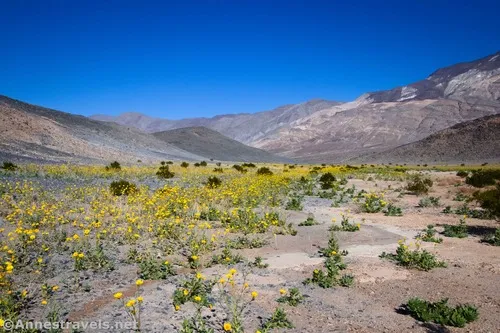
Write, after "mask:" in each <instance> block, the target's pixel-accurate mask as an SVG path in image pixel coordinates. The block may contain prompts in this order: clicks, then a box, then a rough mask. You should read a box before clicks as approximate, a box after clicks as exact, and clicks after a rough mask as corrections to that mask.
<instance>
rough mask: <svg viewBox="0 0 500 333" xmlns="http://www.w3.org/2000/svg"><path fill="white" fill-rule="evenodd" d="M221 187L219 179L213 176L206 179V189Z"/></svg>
mask: <svg viewBox="0 0 500 333" xmlns="http://www.w3.org/2000/svg"><path fill="white" fill-rule="evenodd" d="M221 185H222V180H220V178H218V177H215V176H211V177H208V180H207V186H208V187H210V188H216V187H219V186H221Z"/></svg>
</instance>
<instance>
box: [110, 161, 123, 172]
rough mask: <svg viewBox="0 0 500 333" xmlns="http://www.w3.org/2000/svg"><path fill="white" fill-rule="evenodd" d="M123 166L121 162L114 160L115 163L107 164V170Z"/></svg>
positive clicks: (114, 169) (115, 169) (116, 169)
mask: <svg viewBox="0 0 500 333" xmlns="http://www.w3.org/2000/svg"><path fill="white" fill-rule="evenodd" d="M121 168H122V166H121V165H120V163H118V162H117V161H114V162H113V163H110V164H109V165H108V166H106V170H107V171H110V170H111V171H118V170H121Z"/></svg>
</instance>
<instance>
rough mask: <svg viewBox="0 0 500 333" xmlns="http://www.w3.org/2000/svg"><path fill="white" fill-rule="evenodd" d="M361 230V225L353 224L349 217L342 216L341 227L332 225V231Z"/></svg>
mask: <svg viewBox="0 0 500 333" xmlns="http://www.w3.org/2000/svg"><path fill="white" fill-rule="evenodd" d="M360 228H361V226H360V225H359V223H351V222H350V221H349V217H348V216H347V215H342V221H340V226H338V225H332V226H331V227H330V231H349V232H354V231H358V230H359V229H360Z"/></svg>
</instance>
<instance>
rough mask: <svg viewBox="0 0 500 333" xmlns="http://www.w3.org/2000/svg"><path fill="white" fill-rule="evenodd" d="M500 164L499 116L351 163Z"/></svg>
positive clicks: (451, 129) (470, 123)
mask: <svg viewBox="0 0 500 333" xmlns="http://www.w3.org/2000/svg"><path fill="white" fill-rule="evenodd" d="M499 160H500V115H493V116H487V117H483V118H479V119H474V120H471V121H467V122H464V123H460V124H457V125H455V126H452V127H450V128H447V129H444V130H441V131H438V132H437V133H434V134H432V135H430V136H428V137H427V138H425V139H423V140H420V141H417V142H412V143H409V144H406V145H403V146H400V147H397V148H394V149H390V150H387V151H383V152H381V153H373V154H369V155H367V156H361V157H359V158H357V159H355V160H354V161H352V162H355V163H359V162H377V163H415V162H419V163H436V162H447V163H461V162H463V161H468V162H477V163H483V162H490V161H499Z"/></svg>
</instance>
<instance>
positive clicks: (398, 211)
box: [384, 203, 403, 216]
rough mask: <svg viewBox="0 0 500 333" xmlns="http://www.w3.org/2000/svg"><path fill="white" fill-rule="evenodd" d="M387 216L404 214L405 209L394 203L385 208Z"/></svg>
mask: <svg viewBox="0 0 500 333" xmlns="http://www.w3.org/2000/svg"><path fill="white" fill-rule="evenodd" d="M384 215H385V216H403V210H402V209H401V208H399V207H396V206H395V205H393V204H392V203H390V204H389V205H387V208H386V209H385V210H384Z"/></svg>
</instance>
